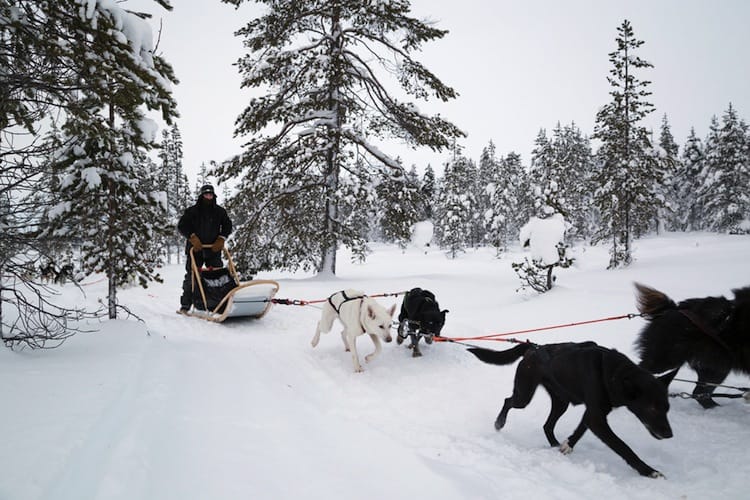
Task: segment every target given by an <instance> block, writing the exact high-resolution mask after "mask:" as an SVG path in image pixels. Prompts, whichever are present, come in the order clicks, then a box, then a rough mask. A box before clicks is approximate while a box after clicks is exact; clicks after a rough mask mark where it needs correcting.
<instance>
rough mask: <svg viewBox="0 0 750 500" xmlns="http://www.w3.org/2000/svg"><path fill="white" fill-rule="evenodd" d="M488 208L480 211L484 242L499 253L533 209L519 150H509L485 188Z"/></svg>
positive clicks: (527, 180) (526, 175) (513, 237)
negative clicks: (482, 220) (487, 195)
mask: <svg viewBox="0 0 750 500" xmlns="http://www.w3.org/2000/svg"><path fill="white" fill-rule="evenodd" d="M485 189H486V190H487V193H489V196H490V200H489V201H490V207H489V210H488V211H487V212H485V213H484V214H483V216H484V218H485V224H486V226H487V237H486V239H487V241H491V242H493V245H494V246H495V247H496V248H497V249H498V252H500V251H501V250H502V249H503V248H505V246H506V245H507V244H508V242H510V241H511V240H512V239H515V235H517V234H518V231H519V230H520V229H521V226H522V225H523V224H524V223H525V221H527V220H528V218H529V216H530V214H531V211H532V201H531V195H530V187H529V179H528V174H527V172H526V170H525V169H524V168H523V165H521V156H520V155H519V154H518V153H514V152H511V153H508V155H506V156H505V158H502V159H501V160H500V164H499V166H498V170H497V171H496V173H495V174H494V176H493V177H491V181H489V182H487V185H486V187H485Z"/></svg>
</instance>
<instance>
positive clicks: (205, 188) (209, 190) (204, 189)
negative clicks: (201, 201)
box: [201, 184, 216, 196]
mask: <svg viewBox="0 0 750 500" xmlns="http://www.w3.org/2000/svg"><path fill="white" fill-rule="evenodd" d="M206 193H211V194H212V195H214V196H216V193H214V187H213V186H212V185H211V184H204V185H203V187H202V188H201V196H203V195H204V194H206Z"/></svg>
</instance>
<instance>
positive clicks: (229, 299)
mask: <svg viewBox="0 0 750 500" xmlns="http://www.w3.org/2000/svg"><path fill="white" fill-rule="evenodd" d="M210 248H211V245H203V249H204V250H207V249H210ZM193 250H194V249H192V248H191V249H190V252H189V253H190V267H191V269H192V277H191V286H192V290H193V294H195V288H196V285H197V287H198V291H199V292H200V294H201V299H202V300H203V307H204V309H203V310H200V309H195V307H193V306H192V305H191V306H190V309H189V310H188V311H187V312H186V313H185V314H186V315H187V316H193V317H196V318H200V319H205V320H207V321H213V322H216V323H221V322H222V321H224V320H225V319H227V318H232V317H255V318H261V317H263V316H264V315H265V314H266V313H267V312H268V310H269V309H270V308H271V304H272V302H271V299H272V298H273V296H274V295H276V292H278V291H279V284H278V283H277V282H276V281H273V280H250V281H245V282H244V283H243V282H241V281H240V276H239V273H237V268H236V267H235V265H234V261H233V260H232V255H231V254H230V253H229V250H228V249H227V248H226V247H224V248H223V249H222V252H223V255H224V257H225V258H226V261H227V269H228V270H229V275H230V276H231V278H232V279H233V280H234V283H235V285H236V287H235V288H233V289H232V290H230V291H229V293H227V294H226V295H225V296H224V298H223V299H221V302H219V303H218V304H217V305H216V307H215V308H214V309H213V310H210V309H209V308H208V303H207V301H206V292H205V290H204V289H203V282H202V281H201V280H200V279H199V278H198V276H200V269H198V265H197V264H196V263H195V255H194V254H193ZM255 285H270V286H271V292H270V293H268V297H267V298H266V299H263V300H254V301H245V302H242V304H249V303H262V304H263V306H262V307H261V308H260V309H259V310H257V311H256V310H253V311H252V312H250V313H247V311H241V310H238V311H235V304H234V296H235V294H236V293H237V292H238V291H239V290H243V289H245V288H249V287H251V286H255ZM222 308H223V312H221V313H219V312H218V311H220V310H222ZM243 308H244V307H243ZM237 309H242V308H237ZM245 309H246V308H245ZM253 309H257V306H255V307H253ZM233 313H234V314H233Z"/></svg>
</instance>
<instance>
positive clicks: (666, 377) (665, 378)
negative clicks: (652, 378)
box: [656, 368, 680, 388]
mask: <svg viewBox="0 0 750 500" xmlns="http://www.w3.org/2000/svg"><path fill="white" fill-rule="evenodd" d="M678 371H680V369H679V368H675V369H674V370H672V371H671V372H667V373H665V374H663V375H659V376H658V377H656V380H658V381H659V382H661V383H662V384H664V387H666V388H669V384H671V383H672V379H674V377H675V375H677V372H678Z"/></svg>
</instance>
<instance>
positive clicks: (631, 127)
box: [593, 20, 663, 268]
mask: <svg viewBox="0 0 750 500" xmlns="http://www.w3.org/2000/svg"><path fill="white" fill-rule="evenodd" d="M617 33H618V36H617V38H616V39H615V41H616V43H617V49H616V50H615V51H613V52H611V53H610V54H609V60H610V62H611V63H612V66H613V67H612V69H611V70H610V76H608V77H607V80H608V81H609V83H610V85H611V86H612V90H611V91H610V95H611V96H612V101H611V102H609V103H608V104H606V105H605V106H603V107H602V108H601V109H600V110H599V112H598V113H597V116H596V124H595V129H594V135H593V137H594V138H596V139H599V140H600V141H601V147H600V148H599V151H598V152H597V162H598V165H599V168H598V172H597V174H596V177H597V178H596V183H597V185H598V186H599V188H598V189H597V191H596V193H595V197H594V202H595V204H596V206H597V208H598V209H599V212H600V215H601V218H602V226H601V227H600V228H599V231H598V232H597V234H596V235H595V241H599V240H604V239H610V240H611V242H612V246H611V247H610V263H609V267H610V268H612V267H617V266H620V265H628V264H630V262H631V261H632V258H633V257H632V240H633V238H635V237H636V236H637V235H639V234H641V233H643V232H645V230H646V229H647V228H648V226H649V224H650V222H651V221H653V220H654V215H655V213H656V210H657V209H658V208H659V207H660V206H662V205H663V199H660V198H659V197H658V196H657V193H656V192H655V190H656V186H657V185H659V184H660V183H661V182H662V179H661V178H660V172H661V170H660V168H659V157H658V156H657V155H655V152H654V150H653V147H652V144H651V139H650V137H649V132H648V131H647V130H646V128H645V127H643V126H642V125H640V122H641V121H642V120H643V119H644V118H645V117H646V116H647V115H648V114H649V113H651V112H652V111H653V105H652V104H651V103H650V102H648V101H647V100H646V99H647V98H648V96H649V95H651V92H649V91H648V90H647V89H648V85H649V84H650V83H651V82H649V81H647V80H640V79H638V78H637V77H636V73H637V72H638V70H643V69H648V68H652V67H653V65H652V64H651V63H650V62H648V61H645V60H643V59H641V58H640V57H639V56H638V55H636V51H637V49H638V48H639V47H640V46H641V45H643V43H644V42H643V41H641V40H638V39H636V38H635V35H634V34H633V28H632V26H631V24H630V22H629V21H627V20H625V21H624V22H623V23H622V25H621V26H620V27H618V28H617Z"/></svg>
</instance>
